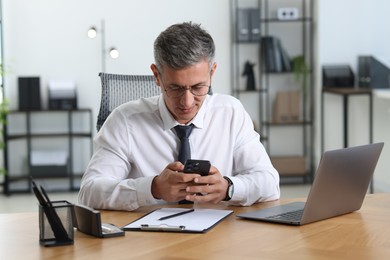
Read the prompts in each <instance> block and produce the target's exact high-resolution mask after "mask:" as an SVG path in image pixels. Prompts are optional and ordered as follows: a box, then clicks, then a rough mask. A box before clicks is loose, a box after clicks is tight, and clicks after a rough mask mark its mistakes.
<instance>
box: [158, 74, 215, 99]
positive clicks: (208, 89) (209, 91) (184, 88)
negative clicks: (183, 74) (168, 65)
mask: <svg viewBox="0 0 390 260" xmlns="http://www.w3.org/2000/svg"><path fill="white" fill-rule="evenodd" d="M158 74H159V76H160V80H161V83H162V85H163V88H164V91H165V93H166V94H167V96H168V97H170V98H179V97H182V96H183V95H184V93H185V92H186V91H187V90H189V91H190V93H191V94H192V95H194V96H196V97H203V96H206V95H207V94H210V93H211V84H210V85H202V86H204V87H206V88H207V92H206V93H205V94H202V95H199V94H195V93H194V92H192V88H193V87H195V86H193V87H180V86H179V87H178V88H180V89H181V93H180V95H177V96H176V95H174V96H172V95H169V94H168V90H167V89H166V88H165V84H164V82H163V80H162V76H161V73H160V72H158ZM210 83H211V74H210Z"/></svg>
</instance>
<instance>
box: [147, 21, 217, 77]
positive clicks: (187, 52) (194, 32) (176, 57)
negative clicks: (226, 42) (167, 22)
mask: <svg viewBox="0 0 390 260" xmlns="http://www.w3.org/2000/svg"><path fill="white" fill-rule="evenodd" d="M214 57H215V45H214V41H213V38H212V37H211V35H210V34H209V33H208V32H207V31H205V30H204V29H202V28H201V26H200V25H199V24H194V23H192V22H185V23H180V24H174V25H171V26H170V27H168V28H167V29H166V30H165V31H163V32H161V33H160V35H159V36H158V37H157V39H156V40H155V42H154V59H155V63H156V66H157V69H158V70H159V71H160V72H161V70H162V68H163V66H167V67H169V68H172V69H176V70H177V69H183V68H186V67H189V66H191V65H194V64H196V63H199V62H201V61H207V62H208V63H209V68H210V69H211V67H212V65H213V63H214Z"/></svg>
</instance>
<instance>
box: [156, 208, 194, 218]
mask: <svg viewBox="0 0 390 260" xmlns="http://www.w3.org/2000/svg"><path fill="white" fill-rule="evenodd" d="M193 211H194V209H190V210H185V211H182V212H179V213H175V214H172V215H169V216H165V217H161V218H159V219H158V220H165V219H169V218H174V217H177V216H181V215H184V214H187V213H190V212H193Z"/></svg>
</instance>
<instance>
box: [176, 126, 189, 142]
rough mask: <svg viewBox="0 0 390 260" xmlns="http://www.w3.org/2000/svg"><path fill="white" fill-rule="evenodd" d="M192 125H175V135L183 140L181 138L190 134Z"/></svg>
mask: <svg viewBox="0 0 390 260" xmlns="http://www.w3.org/2000/svg"><path fill="white" fill-rule="evenodd" d="M193 127H194V125H193V124H190V125H177V126H175V130H176V135H177V137H179V139H180V140H183V138H188V137H189V136H190V134H191V131H192V128H193Z"/></svg>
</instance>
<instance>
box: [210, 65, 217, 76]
mask: <svg viewBox="0 0 390 260" xmlns="http://www.w3.org/2000/svg"><path fill="white" fill-rule="evenodd" d="M216 69H217V63H216V62H214V63H213V66H212V67H211V76H214V72H215V70H216Z"/></svg>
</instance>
